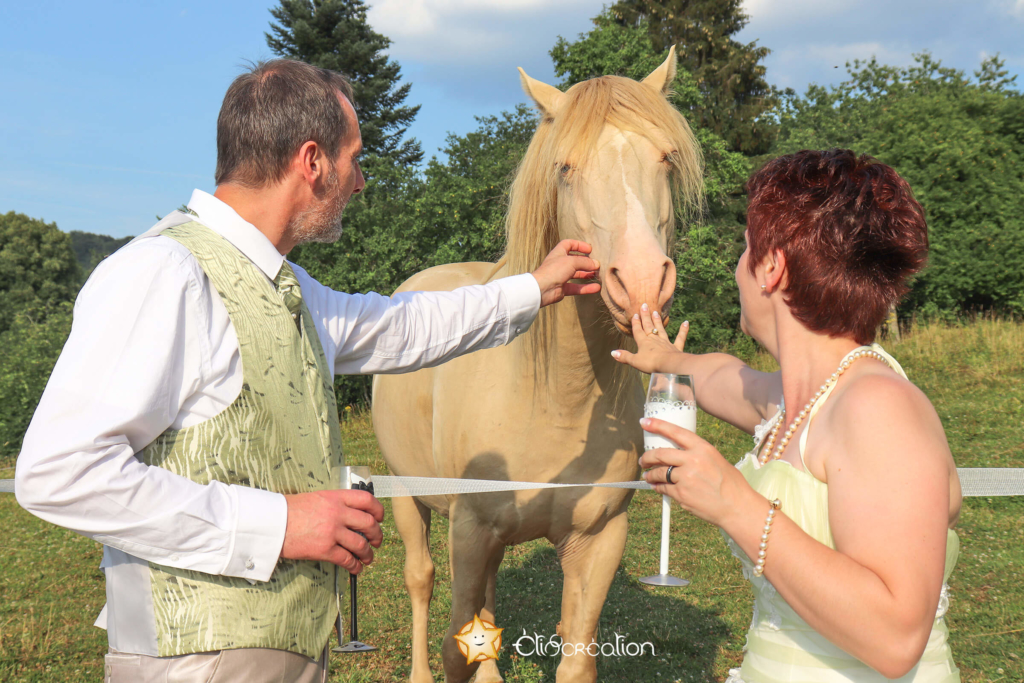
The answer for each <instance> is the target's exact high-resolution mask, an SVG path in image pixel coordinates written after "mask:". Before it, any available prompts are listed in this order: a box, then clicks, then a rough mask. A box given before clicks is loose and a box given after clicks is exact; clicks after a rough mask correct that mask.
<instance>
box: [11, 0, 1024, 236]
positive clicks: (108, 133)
mask: <svg viewBox="0 0 1024 683" xmlns="http://www.w3.org/2000/svg"><path fill="white" fill-rule="evenodd" d="M275 4H276V0H274V1H273V2H267V1H256V2H241V1H239V0H225V1H218V0H210V1H208V2H205V3H203V2H190V1H183V2H138V1H137V0H136V1H134V2H124V1H121V2H117V1H112V0H94V1H93V2H91V3H78V2H76V3H72V2H51V1H47V0H35V1H34V2H27V3H26V2H22V3H14V2H6V3H3V5H2V6H0V213H3V212H7V211H12V210H13V211H19V212H22V213H26V214H28V215H30V216H32V217H35V218H43V219H45V220H47V221H55V222H56V223H57V225H58V226H59V227H61V228H62V229H64V230H84V231H87V232H98V233H104V234H109V235H114V236H124V235H134V234H138V233H140V232H142V231H144V230H145V229H147V228H148V227H149V226H150V225H151V224H152V223H153V222H154V220H155V216H156V215H158V214H159V215H163V214H165V213H167V212H168V211H170V210H172V209H174V208H175V207H177V206H178V205H179V204H181V203H182V202H184V201H187V199H188V197H189V194H190V193H191V191H192V188H195V187H199V188H201V189H205V190H212V189H213V169H214V164H215V162H216V156H215V148H214V141H215V124H216V117H217V111H218V108H219V106H220V102H221V99H222V97H223V95H224V91H225V90H226V88H227V86H228V84H229V83H230V82H231V80H232V79H233V78H234V77H235V76H236V75H238V73H239V72H240V69H241V65H242V64H243V63H244V62H245V60H248V59H259V58H266V57H271V56H272V55H271V54H270V51H269V49H268V48H267V46H266V42H265V40H264V37H263V33H264V31H266V30H267V27H268V22H269V20H270V18H271V17H270V13H269V11H268V9H269V8H270V7H271V6H274V5H275ZM369 4H370V5H371V10H370V20H371V23H372V24H373V25H374V27H375V28H376V29H377V30H378V31H380V32H381V33H384V34H385V35H387V36H389V37H391V38H392V39H393V40H394V44H393V45H392V49H391V54H392V56H393V57H394V58H395V59H397V60H398V61H399V62H400V63H401V64H402V67H403V75H404V77H405V78H406V79H407V80H409V81H411V82H412V83H413V87H412V92H411V96H410V100H409V101H410V103H413V104H421V105H422V107H423V108H422V110H421V112H420V115H419V118H418V119H417V121H416V123H415V124H414V126H413V128H412V129H411V131H410V134H411V135H414V136H415V137H417V138H419V139H420V140H421V141H422V142H423V145H424V149H425V150H427V154H428V156H429V155H430V154H433V153H436V150H437V149H438V148H439V147H441V146H443V145H444V138H445V135H446V134H447V133H448V132H455V133H460V134H461V133H465V132H467V131H469V130H472V129H473V128H475V125H476V124H475V121H474V119H473V117H474V115H486V114H496V113H498V112H500V111H501V110H503V109H511V108H512V107H514V106H515V105H516V103H518V102H521V101H523V100H524V98H523V96H522V93H521V91H520V89H519V80H518V76H517V74H516V70H515V68H516V67H517V66H522V67H524V68H525V69H526V70H527V71H528V72H529V73H530V75H532V76H534V77H535V78H540V79H542V80H547V81H554V80H555V78H554V73H553V71H552V67H551V62H550V58H549V57H548V55H547V52H548V50H549V49H550V48H551V46H552V45H553V44H554V42H555V40H556V38H557V36H559V35H562V36H566V37H570V38H571V37H575V36H576V35H577V34H578V33H580V32H581V31H586V30H588V28H589V26H590V22H589V19H590V17H592V16H594V15H595V14H597V13H598V12H599V11H600V10H601V7H602V5H601V3H600V2H592V1H589V0H376V1H373V0H371V2H370V3H369ZM745 7H746V9H747V11H748V12H749V14H750V15H751V21H750V24H749V25H748V26H747V28H746V29H744V31H743V32H742V34H741V35H740V36H739V37H740V39H742V40H743V41H745V42H746V41H752V40H757V41H759V43H760V44H762V45H765V46H767V47H769V48H771V49H772V50H773V54H772V55H771V56H770V57H769V58H768V59H767V60H766V66H767V69H768V78H769V81H771V82H773V83H775V84H777V85H780V86H783V87H793V88H795V89H797V90H798V91H803V89H804V88H805V87H806V86H807V84H808V83H811V82H817V83H833V82H838V81H839V80H841V79H842V78H843V76H844V75H845V71H844V68H843V65H844V63H845V62H846V61H848V60H850V59H854V58H867V57H870V56H872V55H876V56H877V57H878V58H879V59H880V61H883V62H886V63H890V64H901V65H902V64H907V63H909V62H910V60H911V54H912V53H914V52H919V51H921V50H930V51H931V52H932V53H933V54H934V55H935V56H936V57H938V58H940V59H941V60H942V61H943V63H945V64H948V65H951V66H955V67H957V68H961V69H965V70H967V71H973V70H974V69H975V68H977V65H978V63H979V62H980V60H981V59H982V58H983V56H984V55H991V54H995V53H997V52H998V53H1000V54H1001V55H1002V56H1003V57H1004V58H1005V59H1006V60H1007V66H1008V68H1009V69H1010V70H1011V73H1016V74H1020V73H1022V72H1024V40H1022V39H1021V38H1022V36H1024V0H973V1H968V0H956V1H954V0H930V1H929V2H925V1H923V0H887V1H886V0H863V1H860V2H852V1H850V0H746V2H745ZM837 66H838V67H839V68H838V69H837V68H835V67H837ZM1019 81H1024V76H1022V77H1021V78H1019ZM1019 85H1021V86H1024V83H1021V84H1019Z"/></svg>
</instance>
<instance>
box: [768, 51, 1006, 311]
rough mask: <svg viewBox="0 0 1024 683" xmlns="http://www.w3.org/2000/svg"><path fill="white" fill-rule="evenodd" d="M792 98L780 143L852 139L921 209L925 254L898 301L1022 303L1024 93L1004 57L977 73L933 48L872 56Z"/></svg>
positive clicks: (942, 306)
mask: <svg viewBox="0 0 1024 683" xmlns="http://www.w3.org/2000/svg"><path fill="white" fill-rule="evenodd" d="M847 67H848V70H849V74H850V78H849V79H848V80H846V81H845V82H843V83H841V84H839V85H838V86H835V87H833V88H823V87H820V86H812V87H811V88H809V89H808V91H807V94H806V95H805V96H804V97H791V98H788V100H787V102H786V105H785V107H784V109H783V112H782V129H781V132H780V137H779V142H778V145H777V147H776V149H775V150H774V153H775V154H784V153H789V152H793V151H796V150H799V149H806V148H811V149H824V148H829V147H844V148H849V149H852V150H854V151H855V152H857V153H858V154H865V153H866V154H871V155H872V156H874V157H876V158H878V159H879V160H880V161H882V162H883V163H886V164H889V165H891V166H893V167H894V168H895V169H896V170H897V171H898V172H899V173H900V175H901V176H903V178H904V179H906V180H907V182H909V183H910V186H911V187H912V188H913V190H914V193H915V195H916V196H917V198H918V200H919V201H920V202H921V204H922V206H923V207H924V209H925V214H926V216H927V219H928V226H929V241H930V243H931V248H930V255H929V264H928V266H927V267H926V268H925V270H924V271H923V272H922V273H921V274H920V275H919V276H918V278H917V279H916V280H915V282H914V284H913V289H912V291H911V293H910V295H909V297H908V299H907V301H906V302H905V303H904V304H903V307H902V309H901V310H903V312H904V313H907V312H909V311H921V312H924V313H927V314H954V313H957V312H961V311H968V310H976V309H996V310H1000V311H1003V312H1009V313H1013V314H1021V313H1024V271H1022V270H1021V268H1020V263H1021V262H1022V259H1024V216H1022V212H1021V208H1022V203H1021V197H1024V124H1022V121H1024V96H1022V95H1021V93H1020V92H1019V91H1017V90H1014V89H1013V86H1014V79H1013V78H1007V77H1006V71H1005V70H1004V69H1003V66H1002V62H1001V61H1000V60H999V59H998V57H993V58H991V59H988V60H985V61H984V62H982V64H981V67H980V69H979V70H978V71H977V72H976V73H975V78H974V79H973V80H972V79H970V78H968V77H966V76H965V75H964V73H963V72H962V71H960V70H957V69H951V68H948V67H943V66H942V65H941V64H940V63H939V62H938V61H937V60H935V59H933V58H932V57H931V56H930V55H928V54H927V53H924V54H919V55H916V56H915V63H914V64H913V65H912V66H910V67H906V68H900V67H892V66H885V65H882V64H879V63H878V62H877V61H875V60H874V59H872V60H870V61H868V62H860V61H857V62H854V63H853V64H852V65H847Z"/></svg>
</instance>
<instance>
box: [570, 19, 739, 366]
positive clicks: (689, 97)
mask: <svg viewBox="0 0 1024 683" xmlns="http://www.w3.org/2000/svg"><path fill="white" fill-rule="evenodd" d="M593 22H594V28H593V29H592V30H591V31H590V32H589V33H584V34H581V35H580V36H579V38H578V39H577V40H576V41H575V42H569V41H567V40H565V39H564V38H559V39H558V42H557V43H556V44H555V47H554V48H553V49H552V50H551V57H552V59H553V60H554V62H555V73H556V74H557V75H559V76H562V77H564V80H563V81H562V83H561V84H560V87H562V88H567V87H569V86H571V85H573V84H574V83H577V82H579V81H582V80H585V79H588V78H592V77H594V76H599V75H603V74H614V75H619V76H626V77H628V78H632V79H634V80H642V79H643V78H644V77H646V76H647V75H648V74H649V73H650V72H651V71H653V70H654V69H655V68H656V67H657V66H658V65H659V64H661V62H662V61H664V59H665V52H667V51H668V48H667V47H666V48H665V49H664V50H659V49H658V48H657V47H656V46H655V45H654V42H653V40H652V38H651V32H650V31H649V30H648V27H647V25H646V23H645V21H644V20H640V21H639V23H637V24H636V25H628V26H625V25H623V24H621V23H619V22H617V21H615V19H614V17H613V16H612V15H611V14H609V13H608V12H604V13H602V14H600V15H598V16H597V17H595V18H594V20H593ZM672 91H673V92H672V95H671V102H672V103H673V104H674V105H675V106H676V107H677V108H678V109H680V110H681V111H683V112H684V113H685V114H687V118H688V119H689V120H690V123H691V126H692V127H693V132H694V134H695V136H696V137H697V140H698V142H699V143H700V145H701V150H702V151H703V154H704V160H705V179H704V182H705V191H706V195H707V207H708V213H707V215H706V216H703V217H701V220H697V221H694V220H693V218H692V217H688V216H684V215H682V214H680V215H678V216H677V221H676V224H677V226H678V227H677V234H676V251H675V254H674V257H673V258H674V261H675V264H676V277H677V283H676V297H675V299H674V300H673V303H672V312H671V319H670V326H669V332H670V333H672V334H674V333H675V330H677V329H678V327H679V324H680V323H682V321H683V320H689V321H690V329H691V332H690V335H689V337H688V342H687V344H688V346H689V348H691V349H693V350H695V351H710V350H715V349H718V348H720V347H722V346H724V345H726V344H729V343H731V342H733V341H735V340H736V339H737V338H738V336H739V335H738V332H739V293H738V291H737V289H736V282H735V279H734V278H733V271H734V270H735V266H736V261H737V259H738V258H739V255H740V253H741V252H742V245H743V220H744V215H743V199H744V194H743V181H744V180H745V179H746V176H747V174H748V173H749V171H750V162H749V161H748V160H747V159H746V158H745V157H743V156H742V155H741V154H739V153H737V152H735V151H731V150H730V149H729V147H728V144H727V143H726V141H725V140H723V139H722V138H721V137H720V136H718V135H717V134H716V133H715V132H714V131H712V130H709V129H708V128H706V127H703V126H701V125H699V124H697V125H694V120H693V117H692V112H693V110H694V109H695V107H696V106H697V103H698V102H699V101H700V98H701V97H702V95H701V91H700V88H699V86H698V85H697V82H696V81H695V79H694V77H693V75H692V74H690V73H689V72H687V71H686V69H685V68H682V65H681V68H679V69H678V70H677V72H676V80H675V82H674V83H673V85H672Z"/></svg>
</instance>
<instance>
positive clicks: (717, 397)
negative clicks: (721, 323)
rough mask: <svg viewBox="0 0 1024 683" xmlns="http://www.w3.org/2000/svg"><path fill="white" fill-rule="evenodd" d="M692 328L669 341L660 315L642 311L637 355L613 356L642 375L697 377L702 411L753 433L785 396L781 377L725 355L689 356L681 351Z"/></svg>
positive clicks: (682, 329) (637, 326)
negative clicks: (643, 373) (663, 373)
mask: <svg viewBox="0 0 1024 683" xmlns="http://www.w3.org/2000/svg"><path fill="white" fill-rule="evenodd" d="M689 329H690V328H689V325H688V324H687V323H683V325H682V326H681V327H680V328H679V334H677V335H676V340H675V343H672V342H669V340H668V335H667V334H666V332H665V327H664V325H663V324H662V321H661V319H660V318H659V317H658V314H657V311H655V312H654V314H653V315H652V314H651V313H650V312H649V311H643V310H642V313H641V316H640V317H636V318H634V319H633V338H634V339H635V340H636V344H637V351H636V353H630V352H628V351H616V352H615V353H613V354H612V355H614V356H615V358H616V360H618V361H619V362H620V363H625V364H627V365H631V366H632V367H634V368H636V369H638V370H640V371H641V372H646V373H652V372H673V373H676V374H680V375H693V383H694V386H695V388H696V393H697V405H698V406H700V408H701V410H703V411H704V412H706V413H709V414H710V415H714V416H715V417H717V418H718V419H720V420H724V421H725V422H728V423H729V424H731V425H733V426H735V427H737V428H739V429H742V430H743V431H745V432H747V433H748V434H753V433H754V427H755V426H756V425H758V424H760V422H761V420H763V419H766V418H768V417H770V416H771V415H770V412H772V407H773V406H774V405H777V403H778V401H779V398H780V397H781V396H782V377H781V375H780V374H779V373H777V372H759V371H757V370H754V369H753V368H751V367H750V366H749V365H747V364H746V363H744V362H743V361H741V360H740V359H739V358H736V357H735V356H730V355H729V354H727V353H704V354H696V353H686V352H685V351H683V349H684V348H685V345H686V334H687V332H689ZM654 330H657V331H658V332H657V334H655V333H654ZM616 354H618V355H616Z"/></svg>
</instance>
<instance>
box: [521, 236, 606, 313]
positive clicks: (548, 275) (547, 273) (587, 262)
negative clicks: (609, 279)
mask: <svg viewBox="0 0 1024 683" xmlns="http://www.w3.org/2000/svg"><path fill="white" fill-rule="evenodd" d="M592 249H593V247H591V246H590V245H589V244H587V243H586V242H580V241H578V240H562V241H561V242H559V243H558V245H557V246H556V247H555V248H554V249H552V250H551V253H550V254H548V255H547V257H546V258H545V259H544V262H543V263H541V264H540V267H539V268H537V270H535V271H533V277H534V278H536V280H537V284H538V285H540V305H541V306H548V305H550V304H555V303H558V302H559V301H561V300H562V299H564V298H565V297H567V296H577V295H580V294H597V293H598V292H600V291H601V283H600V282H587V283H584V284H578V283H575V282H570V280H592V279H594V278H595V277H597V274H598V271H599V270H600V268H601V264H600V263H598V262H597V260H595V259H592V258H590V257H589V256H586V255H585V254H589V253H590V252H591V251H592ZM571 252H579V254H583V255H577V254H573V253H571Z"/></svg>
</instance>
